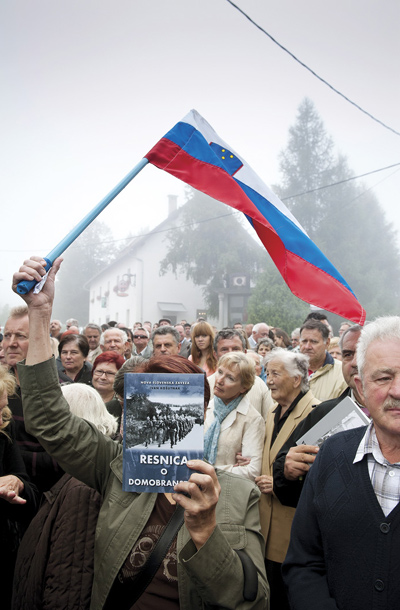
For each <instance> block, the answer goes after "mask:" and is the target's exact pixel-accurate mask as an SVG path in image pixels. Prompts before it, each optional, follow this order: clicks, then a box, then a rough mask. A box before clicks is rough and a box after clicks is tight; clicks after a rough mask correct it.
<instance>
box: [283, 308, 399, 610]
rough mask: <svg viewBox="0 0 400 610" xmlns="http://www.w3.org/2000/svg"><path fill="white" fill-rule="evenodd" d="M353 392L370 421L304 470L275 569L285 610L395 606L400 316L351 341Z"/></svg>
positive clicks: (332, 441)
mask: <svg viewBox="0 0 400 610" xmlns="http://www.w3.org/2000/svg"><path fill="white" fill-rule="evenodd" d="M357 361H358V367H359V373H358V374H357V375H355V376H354V381H355V384H356V388H357V392H358V394H359V396H360V397H362V399H363V402H364V403H365V405H366V406H367V407H368V410H369V412H370V414H371V417H372V421H371V423H370V424H369V425H368V426H367V427H361V428H355V429H353V430H348V431H346V432H341V433H338V434H335V435H334V436H332V437H331V438H329V439H328V440H326V441H325V442H324V444H323V445H322V447H321V449H320V451H319V454H318V456H317V458H316V460H315V463H314V464H313V466H312V468H311V471H310V472H309V474H308V476H307V480H306V483H305V485H304V488H303V492H302V495H301V498H300V501H299V504H298V507H297V511H296V514H295V517H294V521H293V527H292V534H291V540H290V545H289V549H288V553H287V555H286V559H285V562H284V564H283V567H282V572H283V577H284V580H285V582H286V585H287V586H288V592H289V600H290V607H291V608H292V610H324V609H326V610H328V609H329V610H336V609H339V608H340V610H350V609H351V610H377V609H379V608H381V609H382V610H383V609H384V610H398V607H399V599H400V581H399V577H398V575H399V568H400V559H399V552H398V549H399V546H400V502H399V490H400V317H395V316H393V317H387V318H379V319H378V320H376V321H375V322H372V323H371V324H369V325H368V326H366V327H365V328H364V329H363V331H362V332H361V335H360V339H359V342H358V345H357Z"/></svg>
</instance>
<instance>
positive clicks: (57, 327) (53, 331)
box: [50, 320, 61, 339]
mask: <svg viewBox="0 0 400 610" xmlns="http://www.w3.org/2000/svg"><path fill="white" fill-rule="evenodd" d="M60 333H61V322H60V320H52V321H51V322H50V337H54V338H55V339H58V337H59V336H60Z"/></svg>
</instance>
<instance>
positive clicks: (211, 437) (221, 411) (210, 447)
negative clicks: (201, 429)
mask: <svg viewBox="0 0 400 610" xmlns="http://www.w3.org/2000/svg"><path fill="white" fill-rule="evenodd" d="M242 398H243V394H241V395H240V396H238V397H237V398H234V399H233V400H232V401H231V402H230V403H228V404H227V405H226V404H225V403H224V402H223V401H222V400H221V399H220V398H219V397H218V396H215V395H214V421H213V423H212V424H211V426H210V427H209V428H208V430H207V432H206V433H205V435H204V458H205V459H206V460H207V461H208V462H210V464H215V460H216V459H217V448H218V440H219V435H220V432H221V424H222V422H223V421H224V419H225V417H227V415H229V413H230V412H231V411H233V410H234V409H236V407H237V406H238V404H239V403H240V401H241V400H242Z"/></svg>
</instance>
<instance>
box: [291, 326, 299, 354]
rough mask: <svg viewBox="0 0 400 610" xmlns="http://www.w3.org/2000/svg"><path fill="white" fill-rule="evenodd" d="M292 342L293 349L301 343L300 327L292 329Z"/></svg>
mask: <svg viewBox="0 0 400 610" xmlns="http://www.w3.org/2000/svg"><path fill="white" fill-rule="evenodd" d="M291 344H292V348H293V349H294V348H295V347H297V346H298V345H300V327H299V328H295V329H294V330H292V334H291Z"/></svg>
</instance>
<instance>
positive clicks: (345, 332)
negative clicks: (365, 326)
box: [339, 324, 362, 366]
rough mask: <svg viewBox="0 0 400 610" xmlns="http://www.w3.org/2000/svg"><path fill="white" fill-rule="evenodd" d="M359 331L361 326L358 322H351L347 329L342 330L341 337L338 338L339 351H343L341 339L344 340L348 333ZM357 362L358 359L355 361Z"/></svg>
mask: <svg viewBox="0 0 400 610" xmlns="http://www.w3.org/2000/svg"><path fill="white" fill-rule="evenodd" d="M361 331H362V326H360V325H359V324H352V325H351V326H350V328H348V329H347V330H345V331H344V333H342V336H341V337H340V339H339V347H340V351H341V352H342V351H343V341H344V338H345V336H346V335H347V334H348V333H360V332H361ZM357 363H358V361H357ZM357 366H358V364H357Z"/></svg>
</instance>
